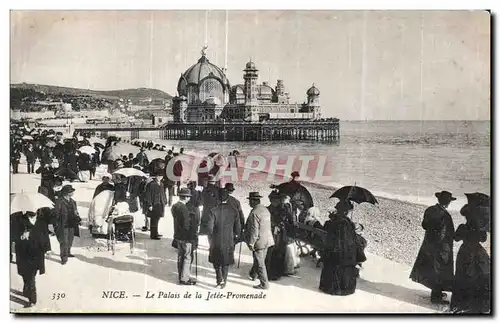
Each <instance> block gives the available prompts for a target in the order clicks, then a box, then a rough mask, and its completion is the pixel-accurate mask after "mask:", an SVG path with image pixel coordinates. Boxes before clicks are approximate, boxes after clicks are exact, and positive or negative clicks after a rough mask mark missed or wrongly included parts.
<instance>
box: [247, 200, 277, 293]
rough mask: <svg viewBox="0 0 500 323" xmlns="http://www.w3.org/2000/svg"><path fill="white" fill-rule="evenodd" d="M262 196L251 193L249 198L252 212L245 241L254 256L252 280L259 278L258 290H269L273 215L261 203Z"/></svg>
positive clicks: (251, 272)
mask: <svg viewBox="0 0 500 323" xmlns="http://www.w3.org/2000/svg"><path fill="white" fill-rule="evenodd" d="M261 198H262V196H261V195H260V194H259V193H258V192H250V194H249V196H248V200H249V204H250V206H251V207H252V211H250V214H249V215H248V218H247V222H246V224H245V231H244V233H245V241H246V243H247V245H248V249H250V251H252V254H253V266H252V269H251V270H250V274H249V275H250V279H251V280H255V278H256V277H258V278H259V280H260V284H259V285H256V286H254V288H256V289H268V288H269V281H268V278H267V269H266V262H265V260H266V254H267V248H269V247H272V246H273V245H274V240H273V235H272V232H271V214H270V213H269V210H268V209H267V208H266V207H265V206H264V205H262V204H261V203H260V199H261Z"/></svg>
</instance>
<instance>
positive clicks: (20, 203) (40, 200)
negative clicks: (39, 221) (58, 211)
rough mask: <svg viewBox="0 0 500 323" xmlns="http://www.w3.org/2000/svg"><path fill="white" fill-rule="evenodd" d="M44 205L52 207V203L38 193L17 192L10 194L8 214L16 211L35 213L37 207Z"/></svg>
mask: <svg viewBox="0 0 500 323" xmlns="http://www.w3.org/2000/svg"><path fill="white" fill-rule="evenodd" d="M44 207H49V208H52V207H54V203H52V201H51V200H49V199H48V198H47V197H46V196H45V195H42V194H40V193H18V194H14V195H12V197H11V200H10V214H14V213H17V212H22V213H26V212H33V213H36V211H37V210H38V209H41V208H44Z"/></svg>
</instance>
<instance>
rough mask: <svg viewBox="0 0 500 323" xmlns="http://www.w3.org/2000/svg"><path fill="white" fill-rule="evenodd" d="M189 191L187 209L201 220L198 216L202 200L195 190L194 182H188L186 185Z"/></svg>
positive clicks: (198, 192)
mask: <svg viewBox="0 0 500 323" xmlns="http://www.w3.org/2000/svg"><path fill="white" fill-rule="evenodd" d="M187 187H188V188H189V190H190V191H191V197H190V198H189V201H188V202H187V203H186V205H187V207H188V209H189V210H190V211H191V212H193V213H195V214H196V216H197V217H198V219H200V218H201V216H200V206H201V205H203V198H202V196H201V192H200V191H198V190H196V182H195V181H190V182H189V183H188V185H187Z"/></svg>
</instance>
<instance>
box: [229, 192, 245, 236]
mask: <svg viewBox="0 0 500 323" xmlns="http://www.w3.org/2000/svg"><path fill="white" fill-rule="evenodd" d="M227 203H228V204H229V205H231V206H232V207H233V208H234V209H236V211H237V212H238V219H239V221H240V228H241V230H243V228H244V227H245V215H244V214H243V210H242V209H241V203H240V201H238V199H237V198H235V197H234V196H231V195H229V197H228V198H227Z"/></svg>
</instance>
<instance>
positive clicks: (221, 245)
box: [207, 189, 241, 289]
mask: <svg viewBox="0 0 500 323" xmlns="http://www.w3.org/2000/svg"><path fill="white" fill-rule="evenodd" d="M220 190H221V192H220V198H221V203H220V204H219V205H218V206H217V207H215V208H213V209H212V210H211V211H210V215H209V220H208V225H207V227H208V236H209V237H210V241H211V243H210V252H209V255H208V261H209V262H211V263H212V264H213V266H214V269H215V275H216V280H217V288H220V289H223V288H224V287H226V282H227V275H228V272H229V266H230V265H233V264H234V246H235V243H236V242H238V241H239V235H240V233H241V227H240V225H241V223H240V219H239V214H238V211H237V209H236V208H234V207H233V206H232V205H230V204H229V200H228V198H229V194H228V191H227V190H226V189H220Z"/></svg>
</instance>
